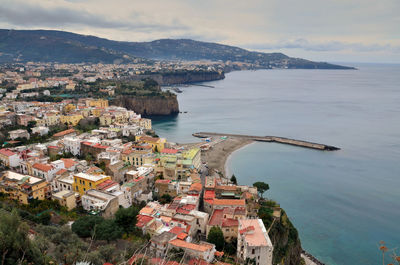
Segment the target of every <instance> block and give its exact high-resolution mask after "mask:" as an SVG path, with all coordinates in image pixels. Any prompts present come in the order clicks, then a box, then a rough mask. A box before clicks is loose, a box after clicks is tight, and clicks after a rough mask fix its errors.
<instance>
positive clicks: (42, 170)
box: [32, 160, 65, 183]
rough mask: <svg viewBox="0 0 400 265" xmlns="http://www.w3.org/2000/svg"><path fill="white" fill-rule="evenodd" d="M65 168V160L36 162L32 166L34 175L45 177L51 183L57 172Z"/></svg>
mask: <svg viewBox="0 0 400 265" xmlns="http://www.w3.org/2000/svg"><path fill="white" fill-rule="evenodd" d="M64 168H65V167H64V162H63V161H61V160H57V161H53V162H51V163H50V164H41V163H36V164H34V165H33V166H32V169H33V175H34V176H37V177H40V178H44V179H46V180H47V182H49V183H51V182H52V180H53V179H54V176H55V175H56V173H57V172H58V171H59V170H60V169H64Z"/></svg>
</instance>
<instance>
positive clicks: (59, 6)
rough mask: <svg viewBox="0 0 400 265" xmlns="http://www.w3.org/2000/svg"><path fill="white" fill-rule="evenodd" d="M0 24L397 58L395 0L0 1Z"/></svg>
mask: <svg viewBox="0 0 400 265" xmlns="http://www.w3.org/2000/svg"><path fill="white" fill-rule="evenodd" d="M0 28H5V29H54V30H64V31H70V32H75V33H80V34H86V35H95V36H98V37H103V38H108V39H113V40H121V41H151V40H155V39H160V38H190V39H195V40H201V41H209V42H218V43H223V44H228V45H234V46H239V47H242V48H246V49H250V50H257V51H264V52H283V53H285V54H287V55H289V56H292V57H301V58H306V59H310V60H317V61H328V62H381V63H384V62H389V63H400V0H244V1H243V0H140V1H138V0H0Z"/></svg>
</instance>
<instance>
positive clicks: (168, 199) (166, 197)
mask: <svg viewBox="0 0 400 265" xmlns="http://www.w3.org/2000/svg"><path fill="white" fill-rule="evenodd" d="M159 202H160V203H161V204H166V203H170V202H172V197H171V195H169V194H164V195H163V196H161V198H160V200H159Z"/></svg>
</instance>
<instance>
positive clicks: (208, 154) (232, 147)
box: [201, 137, 253, 177]
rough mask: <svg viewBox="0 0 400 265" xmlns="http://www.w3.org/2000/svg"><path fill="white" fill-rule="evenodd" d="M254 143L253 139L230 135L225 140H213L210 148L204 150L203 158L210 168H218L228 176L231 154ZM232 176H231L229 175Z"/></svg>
mask: <svg viewBox="0 0 400 265" xmlns="http://www.w3.org/2000/svg"><path fill="white" fill-rule="evenodd" d="M251 143H253V141H252V140H246V139H242V138H233V137H228V138H226V139H225V140H223V141H218V142H211V144H210V145H211V146H212V147H211V148H210V150H207V151H203V152H202V154H201V159H202V161H203V162H206V163H207V165H208V167H209V169H214V170H217V171H218V172H222V173H223V174H224V176H226V174H227V172H226V167H225V165H226V161H227V160H228V158H229V156H230V155H231V154H232V153H233V152H234V151H236V150H238V149H240V148H242V147H245V146H246V145H248V144H251ZM228 177H230V176H228Z"/></svg>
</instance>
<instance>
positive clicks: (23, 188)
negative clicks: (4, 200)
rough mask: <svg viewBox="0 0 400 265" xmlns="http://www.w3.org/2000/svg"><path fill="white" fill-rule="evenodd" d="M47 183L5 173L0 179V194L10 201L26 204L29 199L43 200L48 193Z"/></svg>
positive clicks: (34, 178)
mask: <svg viewBox="0 0 400 265" xmlns="http://www.w3.org/2000/svg"><path fill="white" fill-rule="evenodd" d="M50 189H51V188H50V185H49V183H48V182H47V181H46V180H44V179H40V178H36V177H32V176H27V175H22V174H19V173H15V172H12V171H6V172H4V174H3V175H2V176H1V177H0V192H2V193H5V194H8V195H9V196H10V198H11V199H14V200H17V201H18V202H20V203H22V204H28V202H29V200H30V199H37V200H44V199H45V198H46V196H47V194H48V193H49V192H50Z"/></svg>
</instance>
